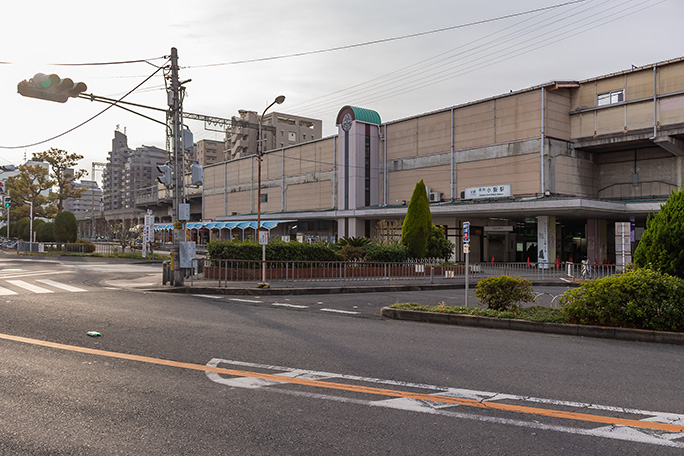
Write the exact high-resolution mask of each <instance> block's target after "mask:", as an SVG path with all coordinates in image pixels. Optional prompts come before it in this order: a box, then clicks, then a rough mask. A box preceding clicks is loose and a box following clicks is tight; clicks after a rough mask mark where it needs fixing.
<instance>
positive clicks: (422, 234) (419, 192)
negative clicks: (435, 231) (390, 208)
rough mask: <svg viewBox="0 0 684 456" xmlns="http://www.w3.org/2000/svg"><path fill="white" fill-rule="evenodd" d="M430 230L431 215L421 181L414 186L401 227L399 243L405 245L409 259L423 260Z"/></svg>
mask: <svg viewBox="0 0 684 456" xmlns="http://www.w3.org/2000/svg"><path fill="white" fill-rule="evenodd" d="M431 229H432V215H431V214H430V202H429V201H428V197H427V192H426V190H425V184H424V183H423V181H422V179H421V181H420V182H418V183H417V184H416V187H415V188H414V189H413V194H412V195H411V200H410V201H409V205H408V208H407V209H406V217H405V218H404V223H403V224H402V226H401V243H402V244H403V245H405V246H406V247H407V248H408V250H409V252H410V253H411V257H413V258H425V253H426V252H427V248H428V239H429V237H430V232H431Z"/></svg>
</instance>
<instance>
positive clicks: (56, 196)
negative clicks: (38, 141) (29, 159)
mask: <svg viewBox="0 0 684 456" xmlns="http://www.w3.org/2000/svg"><path fill="white" fill-rule="evenodd" d="M33 159H34V160H36V161H42V162H46V163H48V164H49V165H50V177H51V178H52V180H53V182H54V184H55V185H57V191H56V192H53V193H52V194H51V199H52V201H55V202H56V203H57V204H56V205H57V211H58V212H62V209H64V200H66V199H67V198H80V197H81V195H82V194H83V192H85V191H86V189H85V188H78V189H77V188H76V181H77V180H79V179H81V178H82V177H83V176H85V175H86V174H87V173H88V172H87V171H86V170H85V169H78V170H77V169H74V167H75V166H76V165H77V164H78V161H79V160H82V159H83V155H79V154H69V153H68V152H67V151H65V150H62V149H56V148H54V147H53V148H51V149H50V150H46V151H45V152H38V153H34V154H33Z"/></svg>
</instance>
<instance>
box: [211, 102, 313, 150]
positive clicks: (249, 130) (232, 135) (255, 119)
mask: <svg viewBox="0 0 684 456" xmlns="http://www.w3.org/2000/svg"><path fill="white" fill-rule="evenodd" d="M322 130H323V122H322V121H320V120H318V119H311V118H308V117H301V116H295V115H292V114H285V113H281V112H270V113H268V114H266V115H265V116H264V118H263V119H262V125H261V132H262V135H263V150H264V151H266V150H271V149H276V148H278V147H288V146H292V145H294V144H298V143H303V142H307V141H313V140H316V139H320V138H321V135H322ZM258 136H259V114H257V113H256V112H254V111H246V110H241V111H239V117H238V116H236V117H233V118H232V119H231V126H230V127H229V128H228V129H227V130H226V141H225V150H226V154H225V157H224V158H225V159H226V160H230V159H234V158H239V157H247V156H249V155H255V154H257V152H258V150H257V143H258Z"/></svg>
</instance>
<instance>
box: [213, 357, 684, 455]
mask: <svg viewBox="0 0 684 456" xmlns="http://www.w3.org/2000/svg"><path fill="white" fill-rule="evenodd" d="M219 364H229V365H233V366H243V367H250V368H256V369H260V370H261V369H265V370H271V371H278V372H277V373H275V375H278V376H283V377H297V378H306V379H311V380H328V379H343V380H351V381H353V382H354V384H363V383H370V384H384V385H393V386H397V387H401V388H407V389H408V388H410V389H412V390H427V391H428V393H427V394H431V395H436V396H448V397H455V398H463V399H470V400H476V401H480V402H491V403H496V402H497V401H505V402H504V403H521V404H530V403H532V404H545V405H547V406H549V407H554V406H562V407H571V408H578V409H581V410H585V411H586V410H603V411H606V412H613V413H618V414H630V415H637V416H642V417H643V418H642V419H641V421H645V422H646V421H648V422H657V423H667V424H677V423H681V422H683V421H684V415H681V414H675V413H665V412H652V411H647V410H637V409H630V408H624V407H615V406H608V405H599V404H587V403H582V402H570V401H561V400H556V399H544V398H536V397H529V396H520V395H513V394H503V393H492V392H487V391H475V390H469V389H463V388H451V387H444V386H437V385H428V384H420V383H418V384H416V383H409V382H401V381H397V380H386V379H378V378H369V377H360V376H356V375H347V374H335V373H331V372H317V371H311V370H304V369H297V368H292V367H283V366H274V365H268V364H258V363H249V362H245V361H235V360H226V359H220V358H213V359H212V360H211V361H209V362H208V363H207V366H212V367H219ZM205 374H206V375H207V377H208V378H209V379H210V380H211V381H213V382H216V383H220V384H222V385H226V386H232V387H238V388H250V389H256V388H265V389H266V390H267V391H270V392H276V393H279V394H287V395H291V396H299V397H305V398H309V399H323V400H332V401H336V402H344V403H350V404H357V405H365V406H372V407H386V408H391V409H395V410H405V411H409V412H418V413H429V414H432V415H440V416H445V417H452V418H459V419H468V420H475V421H482V422H488V423H497V424H504V425H509V426H518V427H525V428H531V429H540V430H548V431H555V432H564V433H567V434H575V435H583V436H591V437H600V438H607V439H613V440H623V441H629V442H638V443H646V444H651V445H659V446H666V447H673V448H683V449H684V435H683V434H682V433H678V432H668V431H660V430H653V429H640V428H635V427H628V426H621V425H615V426H605V425H602V426H599V427H595V428H590V427H587V426H586V425H584V426H582V427H579V426H578V427H572V426H558V425H552V424H545V423H542V422H540V421H541V420H542V419H543V418H541V417H540V416H537V415H534V419H528V420H524V419H509V418H502V417H496V416H488V415H486V414H485V413H482V411H481V410H480V412H479V413H477V414H475V413H468V412H467V410H468V407H464V406H461V405H455V404H448V403H444V402H439V401H435V402H432V401H427V400H418V399H412V398H407V397H399V398H391V399H382V400H364V399H358V398H351V397H344V396H334V395H330V394H321V393H315V392H308V391H302V390H300V389H297V390H295V389H289V388H288V386H289V384H288V383H282V382H278V381H275V380H264V379H257V378H250V377H225V376H222V375H221V374H218V373H215V372H205ZM324 383H325V382H324ZM371 388H372V387H371ZM456 410H458V411H456Z"/></svg>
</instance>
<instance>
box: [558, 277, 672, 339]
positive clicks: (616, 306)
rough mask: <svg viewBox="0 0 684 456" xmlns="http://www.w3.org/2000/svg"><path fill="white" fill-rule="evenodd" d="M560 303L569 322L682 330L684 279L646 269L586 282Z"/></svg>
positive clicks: (569, 293) (569, 292)
mask: <svg viewBox="0 0 684 456" xmlns="http://www.w3.org/2000/svg"><path fill="white" fill-rule="evenodd" d="M560 302H561V304H562V310H563V312H564V313H565V314H567V315H568V317H569V318H570V321H572V322H573V323H580V324H590V325H603V326H619V327H625V328H640V329H652V330H656V331H684V280H683V279H679V278H677V277H674V276H670V275H667V274H663V273H660V272H657V271H653V270H650V269H645V268H639V269H635V270H632V271H629V272H626V273H625V274H620V275H614V276H610V277H606V278H604V279H597V280H593V281H591V282H586V283H585V284H584V285H582V286H581V287H579V288H576V289H574V290H570V291H567V292H565V293H564V294H563V295H562V296H561V298H560Z"/></svg>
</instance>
